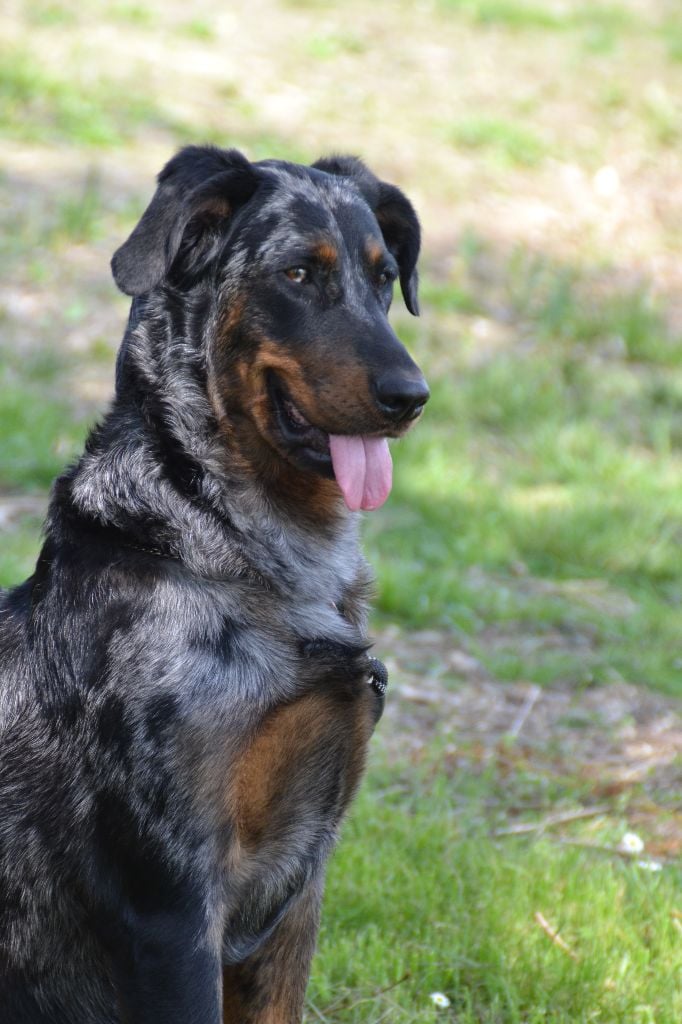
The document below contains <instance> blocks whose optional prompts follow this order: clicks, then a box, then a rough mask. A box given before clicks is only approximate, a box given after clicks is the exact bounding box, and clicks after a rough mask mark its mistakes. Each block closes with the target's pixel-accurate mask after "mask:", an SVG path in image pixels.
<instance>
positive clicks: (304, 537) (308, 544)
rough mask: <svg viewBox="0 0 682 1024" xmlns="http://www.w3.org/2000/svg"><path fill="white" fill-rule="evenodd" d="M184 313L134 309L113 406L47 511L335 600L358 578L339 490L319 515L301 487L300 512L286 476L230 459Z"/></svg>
mask: <svg viewBox="0 0 682 1024" xmlns="http://www.w3.org/2000/svg"><path fill="white" fill-rule="evenodd" d="M174 313H177V317H178V319H176V320H175V322H173V321H174ZM201 315H202V316H204V317H205V310H204V311H202V314H201ZM181 316H182V323H180V322H179V318H180V317H181ZM191 316H192V314H191V311H190V313H189V315H188V314H187V313H186V312H182V314H181V311H180V309H178V310H177V311H174V310H173V308H172V306H171V307H170V308H169V305H168V303H167V301H166V302H165V303H164V308H163V309H159V310H152V311H151V315H147V316H146V317H145V318H144V319H139V320H136V318H135V317H134V316H133V317H131V323H130V324H129V327H128V330H127V332H126V335H125V338H124V341H123V344H122V346H121V351H120V353H119V357H118V361H117V374H116V397H115V399H114V402H113V405H112V408H111V410H110V412H109V413H108V414H107V416H106V417H105V419H104V421H103V422H102V424H101V425H100V426H99V427H97V428H95V430H93V432H92V433H91V435H90V437H89V438H88V441H87V444H86V449H85V452H84V454H83V456H82V458H81V460H80V462H79V463H78V464H77V466H76V467H75V468H74V469H73V470H71V471H70V472H69V473H68V474H66V476H65V477H64V478H62V480H61V481H60V484H59V485H58V487H57V490H56V495H57V498H56V500H55V503H53V520H54V517H55V515H56V514H57V512H58V511H59V509H60V507H61V511H62V513H64V511H65V508H67V507H68V512H69V514H71V515H75V516H76V517H81V518H82V520H83V522H87V521H92V522H93V523H95V524H96V526H97V527H98V528H99V527H104V528H105V529H107V530H109V531H110V533H111V531H114V533H113V536H114V537H115V536H116V533H115V532H116V531H118V533H119V534H120V538H121V543H122V544H124V545H127V546H129V547H137V548H141V549H142V550H147V551H150V552H158V553H162V554H168V555H169V556H170V557H173V558H175V559H178V560H179V561H181V562H182V563H184V564H185V565H186V566H187V568H188V569H189V570H190V571H192V572H193V573H195V574H198V575H200V576H205V577H209V578H213V579H220V578H225V577H234V576H239V577H245V578H250V579H253V580H255V581H260V582H262V583H263V585H265V586H272V587H274V588H276V589H282V588H285V589H288V590H292V591H296V590H299V589H300V588H301V587H304V588H305V590H306V592H307V593H308V594H311V593H312V591H316V590H319V592H320V594H321V595H324V596H325V598H327V599H332V600H333V599H335V598H336V597H339V598H340V596H341V595H342V594H343V593H345V592H347V591H348V590H349V589H350V590H352V589H353V587H354V586H356V585H357V583H358V581H359V580H360V581H363V580H365V579H366V577H367V572H366V568H365V563H364V559H363V558H362V555H361V553H360V550H359V545H358V537H357V522H356V518H357V517H356V516H354V515H352V514H350V513H347V512H346V511H345V510H344V508H343V506H342V501H341V500H340V499H338V500H337V501H336V502H335V505H334V514H333V515H330V516H328V517H327V518H320V519H318V520H317V521H316V520H315V517H314V516H313V517H311V515H310V503H309V497H310V495H309V491H308V492H307V491H306V488H305V487H301V488H300V491H299V493H300V502H301V508H300V509H299V510H298V513H299V514H298V515H297V514H296V509H295V507H293V506H294V505H295V502H296V481H295V480H294V481H293V485H292V480H291V474H287V473H286V472H284V473H283V474H282V475H281V477H280V478H279V479H278V480H273V478H272V477H271V478H270V479H269V480H263V479H262V478H261V476H260V475H259V474H258V473H248V472H244V467H243V465H242V464H239V465H237V464H235V465H233V463H232V459H233V458H234V453H233V452H231V451H230V438H229V437H228V436H226V435H225V432H224V431H221V430H220V429H217V427H218V424H217V423H216V419H215V415H214V411H213V409H212V407H211V404H210V401H209V399H208V395H207V384H206V371H205V366H204V360H203V357H202V354H201V350H200V349H199V347H198V346H197V345H195V344H194V343H193V339H192V337H191V330H190V328H191ZM325 484H327V481H325ZM307 499H308V500H307Z"/></svg>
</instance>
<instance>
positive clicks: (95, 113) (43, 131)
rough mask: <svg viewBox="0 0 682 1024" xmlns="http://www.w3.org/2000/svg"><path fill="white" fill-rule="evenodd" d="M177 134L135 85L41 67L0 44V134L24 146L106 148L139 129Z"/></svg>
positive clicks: (27, 54)
mask: <svg viewBox="0 0 682 1024" xmlns="http://www.w3.org/2000/svg"><path fill="white" fill-rule="evenodd" d="M150 126H156V127H160V128H164V129H165V130H178V128H177V126H176V125H174V123H173V119H172V118H170V117H169V115H168V114H167V113H166V112H165V110H164V109H163V106H162V105H160V104H157V103H155V102H153V101H152V100H150V98H149V97H148V95H147V94H146V93H145V92H144V91H142V90H140V89H139V88H138V87H136V86H135V85H133V84H131V85H130V86H128V87H127V88H126V87H124V86H123V85H121V84H119V83H118V82H114V81H111V80H108V79H107V78H106V77H105V76H101V77H98V78H97V79H96V80H95V81H88V80H80V81H79V79H78V73H77V72H76V73H73V71H70V72H68V73H67V72H66V71H65V72H63V73H58V72H57V71H53V70H48V69H46V68H45V67H44V66H43V65H42V64H41V63H40V62H39V61H38V60H37V59H36V58H35V56H34V55H33V54H32V53H31V51H30V49H29V48H28V46H25V47H22V46H19V45H10V44H7V43H4V44H2V45H0V130H1V131H2V132H3V133H4V134H5V135H6V136H8V137H9V138H13V139H17V140H20V141H26V142H43V143H53V144H54V143H56V142H67V143H69V144H70V145H72V146H76V145H80V146H93V147H111V146H120V145H121V144H122V143H124V142H125V141H126V140H130V139H131V138H133V137H134V136H135V134H136V133H137V132H138V131H139V130H141V129H142V128H149V127H150Z"/></svg>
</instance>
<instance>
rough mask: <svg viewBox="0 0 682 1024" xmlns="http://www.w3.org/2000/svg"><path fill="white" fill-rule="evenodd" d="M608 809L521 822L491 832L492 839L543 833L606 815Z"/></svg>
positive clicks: (564, 812) (559, 814) (575, 811)
mask: <svg viewBox="0 0 682 1024" xmlns="http://www.w3.org/2000/svg"><path fill="white" fill-rule="evenodd" d="M609 810H610V808H609V807H605V806H602V807H579V808H577V809H576V810H574V811H563V812H560V813H558V814H550V815H549V817H547V818H543V820H542V821H522V822H519V824H518V825H510V826H509V828H501V829H499V830H498V831H497V832H493V839H500V838H502V837H504V836H522V835H525V834H526V833H527V832H544V830H545V829H546V828H554V827H555V826H556V825H564V824H566V823H567V822H570V821H580V820H581V819H582V818H596V817H597V816H598V815H600V814H608V812H609Z"/></svg>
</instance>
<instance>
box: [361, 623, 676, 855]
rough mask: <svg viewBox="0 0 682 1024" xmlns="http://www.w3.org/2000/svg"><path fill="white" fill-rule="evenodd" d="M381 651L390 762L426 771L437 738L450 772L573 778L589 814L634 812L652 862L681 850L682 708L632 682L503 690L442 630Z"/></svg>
mask: <svg viewBox="0 0 682 1024" xmlns="http://www.w3.org/2000/svg"><path fill="white" fill-rule="evenodd" d="M521 640H522V638H520V641H521ZM376 650H377V652H378V653H379V654H380V656H383V657H384V659H385V662H386V665H387V668H388V670H389V677H390V688H389V694H390V697H389V700H388V701H387V706H386V714H385V720H386V725H385V726H384V728H382V737H383V743H384V745H385V747H386V749H387V750H388V753H389V756H391V757H394V758H395V759H396V760H398V759H404V758H405V756H406V755H407V756H408V757H410V759H411V760H413V761H419V760H420V758H421V756H422V754H424V753H425V752H426V751H427V750H428V749H429V748H432V746H433V742H434V739H437V740H438V741H439V742H440V743H441V745H442V754H443V764H444V767H445V768H446V769H447V770H449V771H452V772H456V771H471V770H473V771H476V772H479V771H485V770H488V769H492V770H494V771H497V772H498V773H499V774H500V775H501V777H502V778H503V779H504V777H509V778H511V777H512V776H513V774H514V773H515V772H524V773H528V772H529V771H531V772H537V773H542V774H545V775H548V776H550V777H552V776H553V777H555V778H569V777H570V778H571V779H572V780H573V782H574V784H575V787H576V790H575V792H576V793H578V794H580V800H581V802H584V803H585V805H587V806H589V805H590V804H595V805H596V804H597V803H602V802H604V801H605V802H606V803H607V805H609V806H610V807H611V808H613V807H616V806H617V807H619V808H620V810H621V812H622V811H623V809H624V808H625V807H627V819H628V822H629V823H630V824H631V825H633V824H634V825H637V824H641V825H642V827H643V829H644V830H645V831H646V832H648V834H649V835H650V836H651V837H652V839H651V842H650V843H649V845H648V848H649V850H650V851H651V852H653V853H656V854H657V855H660V856H664V857H673V856H677V855H678V854H679V853H680V852H681V851H682V803H681V801H680V796H679V795H680V793H681V792H682V701H679V700H675V699H672V698H668V697H665V696H663V695H661V694H656V693H652V692H651V691H650V690H646V689H643V688H639V687H636V686H632V685H630V684H627V683H613V684H611V685H600V686H588V687H585V688H581V689H575V688H570V687H568V686H565V685H558V686H553V687H551V688H542V687H540V686H537V685H535V684H533V683H527V682H517V683H500V682H499V681H497V680H495V679H492V678H491V677H490V675H489V673H488V672H487V671H486V669H485V667H484V666H483V665H482V664H481V663H480V661H478V660H477V659H476V658H474V657H473V656H472V655H471V654H470V653H469V652H467V651H466V650H464V649H462V647H461V646H459V645H458V643H457V641H456V639H455V638H454V637H453V636H452V635H451V634H448V633H446V632H440V631H437V630H424V631H420V632H412V633H404V632H402V631H400V630H399V629H398V628H397V627H389V628H387V629H385V630H383V631H382V632H381V633H380V634H379V636H378V637H377V644H376ZM389 651H390V655H388V656H387V653H386V652H389ZM528 809H529V808H528V806H527V805H526V806H524V807H520V808H518V809H517V810H518V813H519V814H520V813H522V812H525V811H527V810H528ZM531 809H532V808H531ZM536 810H541V811H543V812H544V811H547V810H548V808H547V807H543V808H536ZM511 812H512V816H513V814H514V808H513V807H512V808H511Z"/></svg>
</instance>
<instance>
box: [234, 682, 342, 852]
mask: <svg viewBox="0 0 682 1024" xmlns="http://www.w3.org/2000/svg"><path fill="white" fill-rule="evenodd" d="M336 716H338V712H337V713H336ZM336 716H335V714H334V709H333V708H332V707H331V706H330V704H329V701H328V700H325V699H324V698H320V697H317V696H316V695H314V694H312V695H310V696H309V697H303V698H301V699H300V700H298V701H296V703H295V704H287V705H285V706H284V707H282V708H280V709H278V710H277V711H276V712H275V713H274V714H273V715H271V716H270V718H269V719H268V720H267V721H266V723H265V725H264V727H263V728H262V729H261V731H260V732H259V733H258V735H257V736H256V737H255V739H254V740H253V742H252V743H251V745H250V747H249V748H248V750H247V751H246V753H245V754H244V755H243V757H242V758H241V760H240V761H239V763H238V764H237V765H236V766H235V775H236V785H235V788H234V797H233V799H234V801H235V803H236V817H237V829H238V834H239V838H240V840H241V841H242V843H244V844H245V845H247V846H249V845H254V844H256V843H257V842H258V840H259V839H260V838H261V837H262V836H263V835H264V833H265V832H266V830H267V825H268V820H269V817H270V814H271V812H272V807H273V805H274V804H275V803H276V802H277V798H278V796H279V795H280V793H281V790H282V789H285V788H286V787H287V785H288V783H289V779H290V772H291V770H292V767H295V766H296V763H297V762H300V761H303V760H304V759H305V757H306V755H307V754H308V753H310V751H311V750H312V748H314V747H316V746H319V744H320V737H321V736H323V735H324V733H325V732H326V731H327V730H328V728H329V726H330V725H331V724H332V723H333V721H334V718H335V717H336Z"/></svg>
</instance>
